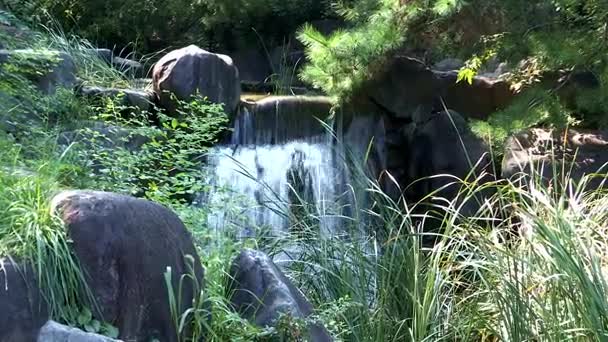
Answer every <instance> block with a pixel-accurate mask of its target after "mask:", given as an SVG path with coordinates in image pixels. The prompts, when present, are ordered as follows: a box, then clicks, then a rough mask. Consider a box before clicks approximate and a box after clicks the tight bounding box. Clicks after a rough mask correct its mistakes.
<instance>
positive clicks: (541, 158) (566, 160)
mask: <svg viewBox="0 0 608 342" xmlns="http://www.w3.org/2000/svg"><path fill="white" fill-rule="evenodd" d="M606 164H608V132H606V131H599V130H576V129H568V131H567V132H564V131H563V130H546V129H540V128H536V129H530V130H527V131H524V132H521V133H519V134H516V135H515V136H513V137H511V138H509V139H508V141H507V143H506V145H505V154H504V158H503V162H502V176H503V177H504V178H511V179H521V178H520V176H524V178H523V179H522V180H524V179H525V180H529V176H531V175H532V174H533V173H534V174H535V175H541V176H542V179H543V180H544V181H545V182H546V184H549V183H553V181H555V182H556V183H558V184H563V180H564V178H565V176H566V174H567V175H568V176H569V177H570V178H571V179H572V180H574V181H577V182H578V181H580V180H581V178H583V177H584V176H585V175H595V176H597V177H593V178H592V179H591V180H590V182H589V183H588V184H587V189H597V188H600V187H604V186H605V184H604V183H605V176H606V173H608V165H606ZM564 170H565V172H566V174H564V172H563V171H564ZM564 185H565V184H564Z"/></svg>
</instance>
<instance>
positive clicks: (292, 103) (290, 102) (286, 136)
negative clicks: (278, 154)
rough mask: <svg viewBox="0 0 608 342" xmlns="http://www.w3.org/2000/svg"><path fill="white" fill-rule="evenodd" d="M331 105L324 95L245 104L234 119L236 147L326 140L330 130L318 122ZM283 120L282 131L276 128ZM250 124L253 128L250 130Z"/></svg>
mask: <svg viewBox="0 0 608 342" xmlns="http://www.w3.org/2000/svg"><path fill="white" fill-rule="evenodd" d="M331 108H332V103H331V101H330V100H329V98H327V97H322V96H268V97H265V98H263V99H259V100H257V101H251V102H244V103H243V104H242V106H241V109H240V110H241V113H239V114H238V115H237V116H236V118H235V120H236V121H237V122H235V124H234V126H235V129H236V130H240V131H242V133H245V132H247V133H250V134H238V133H235V134H234V135H233V136H234V137H238V139H233V143H235V144H245V145H249V144H257V145H266V144H269V145H274V144H281V143H286V142H288V141H294V140H299V139H308V138H311V137H319V139H326V138H325V135H326V133H327V129H326V128H325V127H324V126H323V125H322V124H321V123H320V122H319V119H321V120H323V119H326V118H327V117H328V116H329V112H330V109H331ZM277 120H278V121H280V125H281V129H272V130H269V129H267V127H276V125H277V124H276V122H277ZM247 125H251V126H253V127H247Z"/></svg>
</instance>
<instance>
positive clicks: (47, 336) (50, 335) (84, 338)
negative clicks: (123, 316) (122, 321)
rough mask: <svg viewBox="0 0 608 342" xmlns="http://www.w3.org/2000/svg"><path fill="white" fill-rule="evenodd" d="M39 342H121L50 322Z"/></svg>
mask: <svg viewBox="0 0 608 342" xmlns="http://www.w3.org/2000/svg"><path fill="white" fill-rule="evenodd" d="M38 342H119V340H115V339H112V338H109V337H106V336H102V335H98V334H92V333H87V332H84V331H82V330H80V329H76V328H72V327H68V326H66V325H63V324H59V323H57V322H55V321H48V322H47V323H46V324H45V325H44V326H43V327H42V329H41V330H40V334H39V335H38Z"/></svg>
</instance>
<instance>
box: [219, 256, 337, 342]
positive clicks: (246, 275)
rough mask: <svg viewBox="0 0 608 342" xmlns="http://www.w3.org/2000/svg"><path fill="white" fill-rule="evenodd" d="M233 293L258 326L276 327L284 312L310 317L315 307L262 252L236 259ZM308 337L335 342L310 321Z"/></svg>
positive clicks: (232, 270) (241, 310)
mask: <svg viewBox="0 0 608 342" xmlns="http://www.w3.org/2000/svg"><path fill="white" fill-rule="evenodd" d="M230 276H231V278H232V279H233V281H232V283H231V286H230V289H229V293H231V296H232V298H231V303H232V306H233V307H234V308H235V310H236V311H237V312H239V313H240V314H241V315H242V316H243V317H245V318H246V319H248V320H250V321H251V322H253V323H255V324H256V325H258V326H262V327H266V326H275V325H276V324H277V322H278V319H279V318H280V316H281V315H284V314H288V315H291V316H292V317H294V318H306V317H308V316H309V315H311V314H312V312H313V306H312V304H310V303H309V302H308V300H307V299H306V298H305V297H304V295H303V294H302V292H300V290H299V289H297V288H296V287H295V286H294V285H293V284H292V283H291V281H289V279H287V277H286V276H285V275H284V274H283V272H281V270H279V268H278V267H277V266H276V265H275V264H274V263H273V262H272V260H271V259H270V257H269V256H268V255H266V254H264V253H262V252H259V251H255V250H251V249H246V250H244V251H242V252H241V254H239V256H238V257H237V258H236V259H235V260H234V261H233V263H232V266H231V268H230ZM308 340H309V341H312V342H319V341H333V339H332V338H331V336H330V335H329V333H328V332H327V330H326V329H325V328H324V327H323V326H321V325H319V324H309V326H308Z"/></svg>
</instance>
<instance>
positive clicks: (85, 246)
mask: <svg viewBox="0 0 608 342" xmlns="http://www.w3.org/2000/svg"><path fill="white" fill-rule="evenodd" d="M52 209H53V210H54V211H55V212H57V213H58V214H59V215H60V217H61V218H62V219H63V222H64V223H65V225H66V228H67V231H68V234H69V237H70V240H71V241H73V243H72V246H73V249H74V253H75V255H76V256H77V257H78V260H79V262H80V264H81V266H82V268H83V270H84V271H85V274H87V282H88V285H89V287H90V289H91V291H92V293H93V295H94V296H95V299H96V301H97V304H98V306H99V308H100V311H101V312H98V313H96V315H97V316H100V317H99V318H100V319H102V320H104V321H106V322H110V323H112V324H113V325H114V326H116V327H118V329H119V331H120V336H119V337H120V338H121V339H124V340H127V341H130V340H134V341H150V340H152V339H158V340H160V341H168V342H172V341H177V340H178V336H177V332H176V327H175V326H174V323H173V322H174V317H173V316H172V315H171V310H170V306H169V293H168V292H169V291H168V289H167V285H166V283H165V279H164V274H165V272H167V270H168V269H169V268H170V270H171V275H172V286H173V289H174V290H175V291H178V290H179V289H180V277H181V276H182V275H184V274H191V272H190V270H191V269H192V270H193V273H194V274H192V275H193V276H194V277H195V279H196V280H197V281H198V284H199V285H200V286H202V282H203V268H202V266H201V264H200V260H199V258H198V255H197V253H196V249H195V247H194V245H193V242H192V238H191V235H190V233H189V232H188V230H187V229H186V227H185V226H184V224H183V223H182V222H181V221H180V219H179V218H178V217H177V215H175V214H174V213H173V212H171V211H170V210H168V209H167V208H165V207H163V206H161V205H159V204H156V203H153V202H150V201H146V200H142V199H137V198H133V197H129V196H123V195H118V194H113V193H107V192H97V191H67V192H62V193H60V194H59V195H57V196H56V197H55V198H54V199H53V201H52ZM189 256H191V257H189ZM197 287H198V286H195V284H194V283H193V282H191V281H185V282H183V284H182V285H181V297H179V296H178V294H177V292H176V293H174V294H172V295H175V300H176V301H177V303H179V305H180V306H179V308H180V311H179V312H178V314H180V315H181V314H182V313H183V312H184V311H185V310H186V309H187V308H188V307H190V306H191V304H192V302H193V299H194V298H195V296H198V295H199V292H198V291H200V288H197ZM185 334H186V335H187V332H185Z"/></svg>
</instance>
